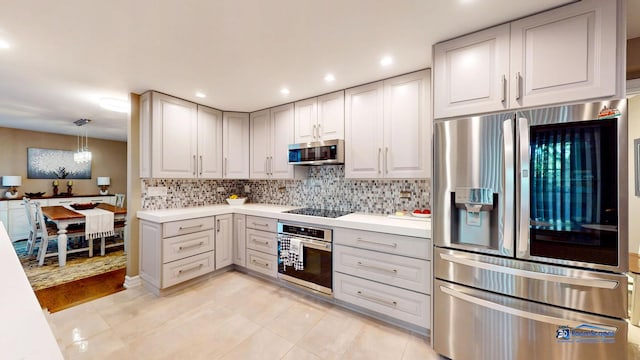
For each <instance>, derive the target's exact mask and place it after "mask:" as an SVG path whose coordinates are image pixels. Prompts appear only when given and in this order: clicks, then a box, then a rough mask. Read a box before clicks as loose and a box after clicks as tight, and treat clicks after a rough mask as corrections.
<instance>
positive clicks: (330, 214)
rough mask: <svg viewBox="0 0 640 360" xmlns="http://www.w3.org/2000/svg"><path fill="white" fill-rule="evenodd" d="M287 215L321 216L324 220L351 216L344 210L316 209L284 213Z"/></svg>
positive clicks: (349, 212) (294, 210)
mask: <svg viewBox="0 0 640 360" xmlns="http://www.w3.org/2000/svg"><path fill="white" fill-rule="evenodd" d="M285 212H286V213H289V214H299V215H309V216H321V217H326V218H337V217H340V216H344V215H348V214H351V211H344V210H331V209H316V208H302V209H293V210H289V211H285Z"/></svg>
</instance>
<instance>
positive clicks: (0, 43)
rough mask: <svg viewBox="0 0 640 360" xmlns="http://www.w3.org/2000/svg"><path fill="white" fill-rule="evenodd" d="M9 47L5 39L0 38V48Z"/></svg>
mask: <svg viewBox="0 0 640 360" xmlns="http://www.w3.org/2000/svg"><path fill="white" fill-rule="evenodd" d="M10 47H11V45H10V44H9V43H8V42H7V41H6V40H2V39H0V49H8V48H10Z"/></svg>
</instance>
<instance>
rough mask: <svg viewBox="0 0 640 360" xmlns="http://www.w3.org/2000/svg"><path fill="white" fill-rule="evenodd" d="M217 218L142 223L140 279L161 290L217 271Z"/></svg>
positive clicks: (153, 288)
mask: <svg viewBox="0 0 640 360" xmlns="http://www.w3.org/2000/svg"><path fill="white" fill-rule="evenodd" d="M215 224H216V222H215V217H213V216H208V217H202V218H195V219H188V220H181V221H171V222H166V223H155V222H151V221H146V220H141V221H140V277H141V278H142V280H143V282H144V284H145V285H146V286H148V287H150V288H151V290H152V291H154V292H155V293H156V294H159V293H160V290H163V289H166V288H168V287H171V286H174V285H176V284H179V283H181V282H184V281H187V280H190V279H193V278H196V277H198V276H201V275H204V274H207V273H209V272H212V271H214V270H215V260H216V257H215V251H214V250H215V237H216V232H215V231H216V229H215Z"/></svg>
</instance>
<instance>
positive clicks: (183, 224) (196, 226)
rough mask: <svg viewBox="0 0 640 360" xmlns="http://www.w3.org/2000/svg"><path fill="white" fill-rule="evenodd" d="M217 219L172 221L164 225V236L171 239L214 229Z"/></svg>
mask: <svg viewBox="0 0 640 360" xmlns="http://www.w3.org/2000/svg"><path fill="white" fill-rule="evenodd" d="M214 224H215V219H214V217H213V216H208V217H202V218H197V219H189V220H181V221H172V222H168V223H164V224H162V236H163V237H170V236H176V235H184V234H190V233H194V232H198V231H202V230H208V229H213V225H214Z"/></svg>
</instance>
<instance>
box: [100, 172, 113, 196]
mask: <svg viewBox="0 0 640 360" xmlns="http://www.w3.org/2000/svg"><path fill="white" fill-rule="evenodd" d="M97 181H98V186H99V187H100V195H107V194H108V193H109V185H111V178H110V177H108V176H98V178H97Z"/></svg>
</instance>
